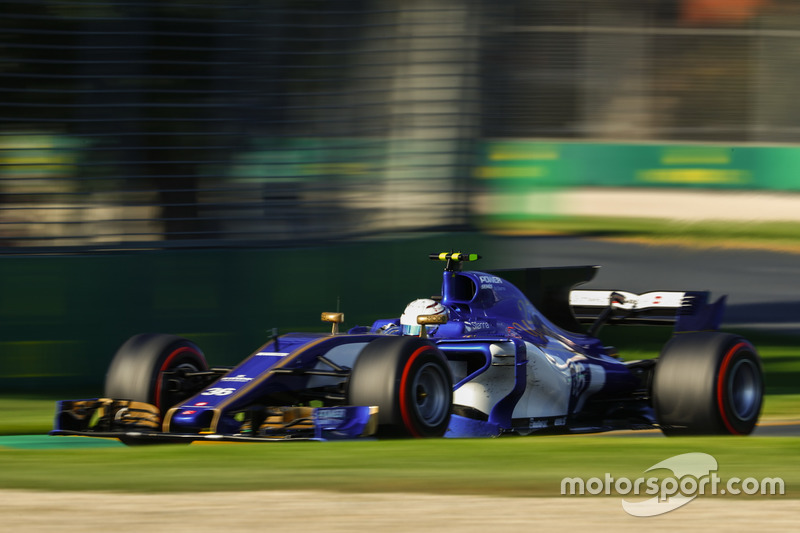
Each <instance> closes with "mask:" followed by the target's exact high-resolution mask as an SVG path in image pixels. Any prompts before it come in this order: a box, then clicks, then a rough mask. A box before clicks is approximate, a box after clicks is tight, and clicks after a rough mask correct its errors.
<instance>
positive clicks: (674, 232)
mask: <svg viewBox="0 0 800 533" xmlns="http://www.w3.org/2000/svg"><path fill="white" fill-rule="evenodd" d="M481 228H482V229H483V230H484V231H486V232H487V233H490V234H495V235H519V236H525V235H573V236H582V237H593V238H605V239H614V240H628V241H635V242H649V243H653V244H680V245H683V246H702V247H707V248H754V249H770V250H780V251H787V252H796V253H800V222H753V221H741V222H737V221H727V220H726V221H714V220H703V221H679V220H669V221H665V220H663V219H656V218H624V217H552V218H540V219H539V218H537V219H525V220H514V219H509V220H503V219H499V218H498V219H491V220H486V221H484V222H483V223H482V224H481Z"/></svg>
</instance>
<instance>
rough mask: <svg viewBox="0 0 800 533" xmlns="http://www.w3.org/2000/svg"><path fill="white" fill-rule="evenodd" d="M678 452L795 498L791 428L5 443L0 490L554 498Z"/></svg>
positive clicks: (796, 453) (797, 473)
mask: <svg viewBox="0 0 800 533" xmlns="http://www.w3.org/2000/svg"><path fill="white" fill-rule="evenodd" d="M52 438H53V439H56V438H58V437H52ZM63 438H66V439H70V438H73V437H63ZM687 452H704V453H708V454H710V455H712V456H713V457H715V458H716V460H717V461H718V464H719V470H718V472H717V474H718V476H719V477H720V478H721V479H723V480H726V479H730V478H733V477H739V478H741V479H744V478H745V477H754V478H757V479H761V478H764V477H781V479H783V481H784V484H785V494H786V495H787V496H788V497H795V498H796V497H798V496H800V469H798V468H796V467H788V465H797V464H800V448H798V446H797V439H796V438H788V437H786V438H757V437H752V438H737V437H714V438H672V439H656V438H647V437H624V438H622V437H604V436H560V437H539V438H525V437H509V438H500V439H463V440H460V439H459V440H451V439H437V440H403V441H399V440H395V441H391V440H390V441H360V442H328V443H313V442H307V443H303V442H298V443H274V444H239V443H237V444H225V443H216V444H194V445H190V446H181V445H164V446H146V447H132V448H131V447H124V446H120V447H108V448H91V449H80V448H78V449H60V450H47V449H38V450H4V451H3V452H2V453H0V469H2V472H3V476H1V477H0V488H14V489H35V490H57V491H58V490H101V491H122V492H186V491H188V492H193V491H232V490H310V489H314V490H335V491H344V492H419V493H435V494H482V495H496V496H558V495H560V486H561V480H562V479H563V478H564V477H580V478H582V479H588V478H591V477H598V478H600V479H603V477H604V475H605V473H609V474H611V475H612V476H614V477H615V478H619V477H627V478H629V479H636V478H640V477H651V476H657V475H658V473H647V474H645V471H646V470H647V469H648V468H649V467H651V466H653V465H654V464H656V463H658V462H660V461H662V460H664V459H666V458H669V457H672V456H674V455H677V454H681V453H687ZM661 474H662V475H670V474H669V473H668V472H663V471H662V472H661Z"/></svg>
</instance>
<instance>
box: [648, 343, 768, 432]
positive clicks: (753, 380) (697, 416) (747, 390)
mask: <svg viewBox="0 0 800 533" xmlns="http://www.w3.org/2000/svg"><path fill="white" fill-rule="evenodd" d="M763 396H764V378H763V372H762V369H761V360H760V359H759V356H758V353H757V352H756V349H755V348H754V347H753V346H752V345H751V344H750V343H749V342H747V341H746V340H745V339H743V338H742V337H739V336H737V335H732V334H728V333H721V332H697V333H682V334H679V335H676V336H675V337H673V338H672V339H671V340H670V341H669V342H668V343H667V344H666V345H665V346H664V349H663V350H662V352H661V356H660V357H659V359H658V363H657V364H656V370H655V376H654V378H653V404H654V407H655V411H656V419H657V420H658V423H659V425H661V426H662V428H663V429H662V430H663V431H664V433H665V434H666V435H748V434H750V433H751V432H752V431H753V428H755V425H756V422H757V421H758V416H759V413H760V411H761V403H762V400H763Z"/></svg>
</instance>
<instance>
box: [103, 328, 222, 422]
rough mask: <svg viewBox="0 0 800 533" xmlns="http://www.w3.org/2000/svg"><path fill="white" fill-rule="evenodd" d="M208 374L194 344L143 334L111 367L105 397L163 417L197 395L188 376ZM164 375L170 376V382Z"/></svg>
mask: <svg viewBox="0 0 800 533" xmlns="http://www.w3.org/2000/svg"><path fill="white" fill-rule="evenodd" d="M205 370H208V363H206V359H205V357H204V356H203V352H201V351H200V348H198V347H197V346H196V345H195V344H194V343H192V342H190V341H188V340H186V339H184V338H181V337H177V336H175V335H164V334H158V333H143V334H141V335H136V336H134V337H131V338H130V339H128V340H127V341H126V342H125V344H123V345H122V346H120V348H119V350H117V353H116V355H114V359H112V361H111V365H110V366H109V367H108V372H107V373H106V382H105V396H106V397H107V398H113V399H116V400H135V401H139V402H145V403H149V404H152V405H155V406H156V407H157V408H158V409H159V411H161V415H162V416H163V415H164V413H166V412H167V410H168V409H169V408H170V407H172V406H173V405H175V404H176V403H178V402H180V401H182V400H185V399H186V398H188V397H190V396H192V395H193V394H195V393H196V392H198V391H197V387H196V384H195V381H193V380H191V379H189V378H188V377H187V376H186V373H188V372H200V371H205ZM165 373H170V376H169V380H168V381H167V380H166V379H165Z"/></svg>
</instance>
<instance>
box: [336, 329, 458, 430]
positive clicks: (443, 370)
mask: <svg viewBox="0 0 800 533" xmlns="http://www.w3.org/2000/svg"><path fill="white" fill-rule="evenodd" d="M347 400H348V403H349V404H351V405H369V406H377V407H378V409H379V410H378V426H379V427H378V435H379V436H394V437H441V436H443V435H444V434H445V431H447V426H448V425H449V423H450V412H451V409H452V406H453V381H452V376H451V373H450V367H449V365H448V364H447V360H446V359H445V357H444V354H442V352H441V351H440V350H439V349H438V348H436V346H434V345H433V344H432V343H430V342H428V341H425V340H423V339H420V338H419V337H384V338H379V339H376V340H374V341H372V342H370V343H369V344H368V345H367V346H366V348H364V350H362V352H361V354H359V356H358V359H357V360H356V362H355V364H354V365H353V370H352V373H351V375H350V380H349V383H348V390H347Z"/></svg>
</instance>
